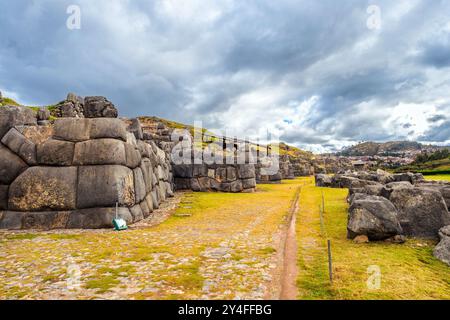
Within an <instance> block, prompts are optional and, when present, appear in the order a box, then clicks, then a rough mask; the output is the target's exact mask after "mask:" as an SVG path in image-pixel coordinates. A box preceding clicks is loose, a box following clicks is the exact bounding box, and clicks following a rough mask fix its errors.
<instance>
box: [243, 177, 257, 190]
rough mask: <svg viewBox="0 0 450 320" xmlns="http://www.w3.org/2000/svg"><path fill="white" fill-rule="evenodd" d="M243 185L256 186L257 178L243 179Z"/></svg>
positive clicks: (246, 187) (249, 187)
mask: <svg viewBox="0 0 450 320" xmlns="http://www.w3.org/2000/svg"><path fill="white" fill-rule="evenodd" d="M242 187H243V188H244V189H253V188H256V180H255V178H251V179H245V180H242Z"/></svg>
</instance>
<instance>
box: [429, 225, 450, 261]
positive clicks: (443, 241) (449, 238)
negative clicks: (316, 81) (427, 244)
mask: <svg viewBox="0 0 450 320" xmlns="http://www.w3.org/2000/svg"><path fill="white" fill-rule="evenodd" d="M439 238H440V242H439V243H438V245H437V246H436V247H435V248H434V250H433V255H434V256H435V257H436V258H437V259H439V260H441V261H442V262H444V263H446V264H448V265H449V266H450V225H448V226H445V227H444V228H442V229H440V230H439Z"/></svg>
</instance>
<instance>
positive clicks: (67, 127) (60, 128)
mask: <svg viewBox="0 0 450 320" xmlns="http://www.w3.org/2000/svg"><path fill="white" fill-rule="evenodd" d="M90 130H91V121H89V119H82V118H63V119H57V120H56V121H55V126H54V138H55V139H58V140H66V141H72V142H79V141H86V140H89V139H90Z"/></svg>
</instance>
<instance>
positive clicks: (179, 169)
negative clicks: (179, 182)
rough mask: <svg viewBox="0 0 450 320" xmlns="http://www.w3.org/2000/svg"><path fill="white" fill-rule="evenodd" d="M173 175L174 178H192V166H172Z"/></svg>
mask: <svg viewBox="0 0 450 320" xmlns="http://www.w3.org/2000/svg"><path fill="white" fill-rule="evenodd" d="M173 175H174V177H175V178H192V177H193V166H192V165H189V164H180V165H175V166H173Z"/></svg>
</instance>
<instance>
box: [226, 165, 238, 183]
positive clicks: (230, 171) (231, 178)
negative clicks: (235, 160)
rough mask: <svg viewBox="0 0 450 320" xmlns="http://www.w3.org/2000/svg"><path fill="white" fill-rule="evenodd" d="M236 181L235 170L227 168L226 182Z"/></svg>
mask: <svg viewBox="0 0 450 320" xmlns="http://www.w3.org/2000/svg"><path fill="white" fill-rule="evenodd" d="M236 179H237V174H236V168H234V167H227V181H229V182H231V181H235V180H236Z"/></svg>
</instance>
